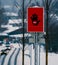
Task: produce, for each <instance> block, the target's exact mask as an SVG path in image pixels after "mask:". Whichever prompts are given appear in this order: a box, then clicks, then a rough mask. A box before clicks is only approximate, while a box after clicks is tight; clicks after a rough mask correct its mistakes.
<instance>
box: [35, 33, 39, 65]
mask: <svg viewBox="0 0 58 65" xmlns="http://www.w3.org/2000/svg"><path fill="white" fill-rule="evenodd" d="M38 62H39V60H38V43H37V33H36V32H35V65H38Z"/></svg>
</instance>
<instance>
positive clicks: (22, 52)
mask: <svg viewBox="0 0 58 65" xmlns="http://www.w3.org/2000/svg"><path fill="white" fill-rule="evenodd" d="M22 2H23V3H22V22H23V40H22V42H23V50H22V65H24V46H25V44H24V0H22Z"/></svg>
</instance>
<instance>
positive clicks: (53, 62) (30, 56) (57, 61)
mask: <svg viewBox="0 0 58 65" xmlns="http://www.w3.org/2000/svg"><path fill="white" fill-rule="evenodd" d="M11 45H13V46H14V47H13V48H12V49H11V50H10V52H9V53H8V55H7V56H6V57H5V58H4V62H3V63H4V65H5V64H9V62H10V64H11V65H14V63H15V64H16V65H22V45H18V44H11ZM1 49H2V48H1V47H0V50H1ZM39 54H40V57H39ZM45 55H46V54H45V51H44V47H43V46H41V47H40V53H39V45H38V65H46V56H45ZM0 57H2V56H0ZM10 57H11V58H10ZM16 57H17V58H16ZM2 59H3V58H2ZM39 60H40V63H39ZM0 61H1V62H0V64H1V63H2V61H3V60H1V59H0ZM6 61H7V62H6ZM34 61H35V50H34V48H33V44H31V45H26V46H25V49H24V65H35V62H34ZM12 62H13V63H12ZM1 65H2V64H1ZM48 65H58V54H55V53H48Z"/></svg>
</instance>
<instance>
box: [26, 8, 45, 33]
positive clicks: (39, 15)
mask: <svg viewBox="0 0 58 65" xmlns="http://www.w3.org/2000/svg"><path fill="white" fill-rule="evenodd" d="M27 14H28V25H27V31H28V32H44V8H39V7H37V8H28V13H27Z"/></svg>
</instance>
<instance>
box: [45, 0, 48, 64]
mask: <svg viewBox="0 0 58 65" xmlns="http://www.w3.org/2000/svg"><path fill="white" fill-rule="evenodd" d="M48 10H49V6H48V0H46V39H45V41H46V65H48Z"/></svg>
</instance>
